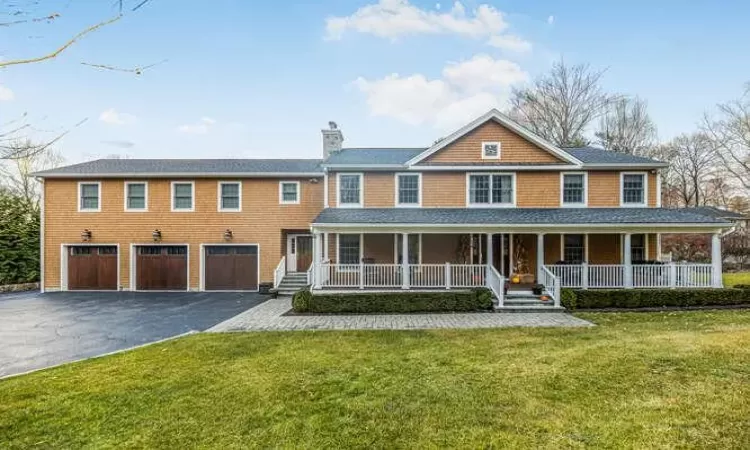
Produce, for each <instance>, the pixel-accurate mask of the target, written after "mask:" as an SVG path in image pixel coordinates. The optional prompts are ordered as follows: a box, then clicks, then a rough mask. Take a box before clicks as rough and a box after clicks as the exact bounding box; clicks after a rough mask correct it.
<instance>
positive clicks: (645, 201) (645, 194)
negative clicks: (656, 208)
mask: <svg viewBox="0 0 750 450" xmlns="http://www.w3.org/2000/svg"><path fill="white" fill-rule="evenodd" d="M625 175H643V203H625V201H624V200H625V196H624V195H623V190H624V189H625V183H624V180H625ZM620 207H623V208H647V207H648V172H620Z"/></svg>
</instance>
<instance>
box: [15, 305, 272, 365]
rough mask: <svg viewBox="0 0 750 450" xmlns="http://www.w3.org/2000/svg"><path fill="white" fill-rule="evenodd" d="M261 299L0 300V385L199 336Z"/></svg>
mask: <svg viewBox="0 0 750 450" xmlns="http://www.w3.org/2000/svg"><path fill="white" fill-rule="evenodd" d="M265 299H266V297H265V296H262V295H259V294H255V293H234V292H232V293H229V292H221V293H219V292H211V293H208V292H180V293H177V292H175V293H145V292H108V293H101V292H54V293H47V294H40V293H39V292H33V293H13V294H2V295H0V377H2V376H5V375H11V374H15V373H21V372H25V371H28V370H32V369H40V368H43V367H48V366H52V365H55V364H60V363H64V362H68V361H74V360H77V359H81V358H88V357H91V356H96V355H101V354H104V353H108V352H112V351H115V350H121V349H126V348H130V347H133V346H136V345H141V344H145V343H148V342H153V341H158V340H160V339H165V338H168V337H172V336H176V335H178V334H182V333H186V332H188V331H191V330H197V331H203V330H206V329H208V328H211V327H212V326H214V325H216V324H218V323H219V322H222V321H224V320H227V319H229V318H231V317H233V316H235V315H237V314H239V313H241V312H243V311H246V310H248V309H250V308H252V307H254V306H256V305H258V304H260V303H261V302H263V301H264V300H265Z"/></svg>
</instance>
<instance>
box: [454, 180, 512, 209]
mask: <svg viewBox="0 0 750 450" xmlns="http://www.w3.org/2000/svg"><path fill="white" fill-rule="evenodd" d="M474 175H489V176H490V201H492V176H493V175H510V176H511V177H512V179H513V201H512V202H511V203H471V177H472V176H474ZM517 195H518V186H517V183H516V173H515V172H466V207H467V208H515V207H516V196H517Z"/></svg>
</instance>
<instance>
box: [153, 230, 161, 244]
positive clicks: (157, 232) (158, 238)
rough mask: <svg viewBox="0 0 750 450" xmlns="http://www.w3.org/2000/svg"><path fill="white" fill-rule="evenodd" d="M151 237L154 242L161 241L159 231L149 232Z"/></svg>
mask: <svg viewBox="0 0 750 450" xmlns="http://www.w3.org/2000/svg"><path fill="white" fill-rule="evenodd" d="M151 237H152V238H154V242H159V241H161V230H154V231H152V232H151Z"/></svg>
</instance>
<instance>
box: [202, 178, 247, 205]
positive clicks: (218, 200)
mask: <svg viewBox="0 0 750 450" xmlns="http://www.w3.org/2000/svg"><path fill="white" fill-rule="evenodd" d="M225 184H238V185H239V189H237V197H238V199H237V200H238V203H237V208H224V207H222V205H221V197H222V191H221V189H222V186H224V185H225ZM242 189H243V185H242V180H221V181H218V182H217V183H216V212H242ZM193 209H195V187H193Z"/></svg>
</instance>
